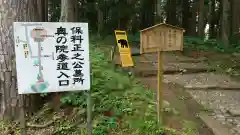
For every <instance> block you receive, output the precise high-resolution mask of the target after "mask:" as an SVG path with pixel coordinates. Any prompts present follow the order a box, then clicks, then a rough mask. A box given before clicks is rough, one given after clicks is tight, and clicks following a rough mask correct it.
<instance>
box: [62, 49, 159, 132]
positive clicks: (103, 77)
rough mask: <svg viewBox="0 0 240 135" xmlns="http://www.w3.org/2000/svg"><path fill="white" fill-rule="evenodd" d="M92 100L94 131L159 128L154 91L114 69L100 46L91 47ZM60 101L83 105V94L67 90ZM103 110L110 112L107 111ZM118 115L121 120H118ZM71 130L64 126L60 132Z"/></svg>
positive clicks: (84, 101)
mask: <svg viewBox="0 0 240 135" xmlns="http://www.w3.org/2000/svg"><path fill="white" fill-rule="evenodd" d="M90 56H91V67H92V72H93V75H92V78H93V80H92V85H91V92H92V100H93V103H94V109H93V111H94V114H95V118H94V130H93V132H94V134H95V135H105V134H108V133H109V132H110V130H111V132H114V133H115V132H116V134H120V133H119V132H121V133H128V132H131V133H137V132H138V133H141V134H142V133H143V134H148V133H153V134H156V132H157V131H158V130H160V129H159V127H158V126H157V121H156V119H157V116H156V114H157V113H156V112H155V108H154V104H155V103H154V93H153V92H152V91H150V90H145V89H144V88H143V87H142V86H141V85H140V84H139V83H138V81H136V80H135V79H132V78H129V76H128V75H127V74H126V73H124V72H123V71H121V69H115V70H114V67H113V65H112V64H111V62H110V61H108V60H107V59H106V57H105V55H104V53H102V52H101V51H100V50H99V49H97V48H96V45H95V46H92V47H91V53H90ZM61 101H62V103H64V104H69V105H75V106H79V107H80V108H86V96H85V95H84V94H83V93H81V92H75V93H69V94H67V95H66V96H64V97H63V98H62V99H61ZM105 113H112V114H111V115H106V114H105ZM121 119H126V120H123V121H122V122H119V121H120V120H121ZM66 130H67V131H68V130H69V131H70V132H71V127H67V126H66V127H64V129H63V128H61V130H59V132H58V133H59V134H61V135H62V134H63V135H64V134H65V131H66Z"/></svg>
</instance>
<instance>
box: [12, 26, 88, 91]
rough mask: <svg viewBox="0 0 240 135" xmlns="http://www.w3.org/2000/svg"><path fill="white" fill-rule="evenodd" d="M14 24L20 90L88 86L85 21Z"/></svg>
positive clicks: (57, 89)
mask: <svg viewBox="0 0 240 135" xmlns="http://www.w3.org/2000/svg"><path fill="white" fill-rule="evenodd" d="M13 26H14V39H15V40H14V41H15V52H16V66H17V79H18V93H19V94H28V93H47V92H62V91H78V90H90V67H89V66H90V62H89V39H88V38H89V37H88V24H87V23H62V22H61V23H60V22H14V25H13Z"/></svg>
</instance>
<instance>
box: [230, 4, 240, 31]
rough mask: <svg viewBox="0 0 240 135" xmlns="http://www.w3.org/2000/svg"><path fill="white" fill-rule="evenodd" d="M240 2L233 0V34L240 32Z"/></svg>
mask: <svg viewBox="0 0 240 135" xmlns="http://www.w3.org/2000/svg"><path fill="white" fill-rule="evenodd" d="M239 5H240V0H231V9H232V19H231V21H232V28H231V33H232V34H233V35H234V34H237V33H239V31H240V9H239Z"/></svg>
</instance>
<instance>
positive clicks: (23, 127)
mask: <svg viewBox="0 0 240 135" xmlns="http://www.w3.org/2000/svg"><path fill="white" fill-rule="evenodd" d="M19 97H20V129H21V135H27V131H26V120H25V110H24V109H25V108H24V101H23V100H24V98H23V95H19Z"/></svg>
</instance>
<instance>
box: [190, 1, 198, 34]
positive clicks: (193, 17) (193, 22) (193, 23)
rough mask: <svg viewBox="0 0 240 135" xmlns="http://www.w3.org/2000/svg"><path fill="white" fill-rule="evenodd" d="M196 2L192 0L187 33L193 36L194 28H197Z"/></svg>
mask: <svg viewBox="0 0 240 135" xmlns="http://www.w3.org/2000/svg"><path fill="white" fill-rule="evenodd" d="M197 7H198V5H197V2H196V0H193V1H192V7H191V9H190V12H191V13H192V14H191V18H190V20H189V21H190V24H191V25H190V26H189V34H190V35H191V36H195V35H196V28H197Z"/></svg>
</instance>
